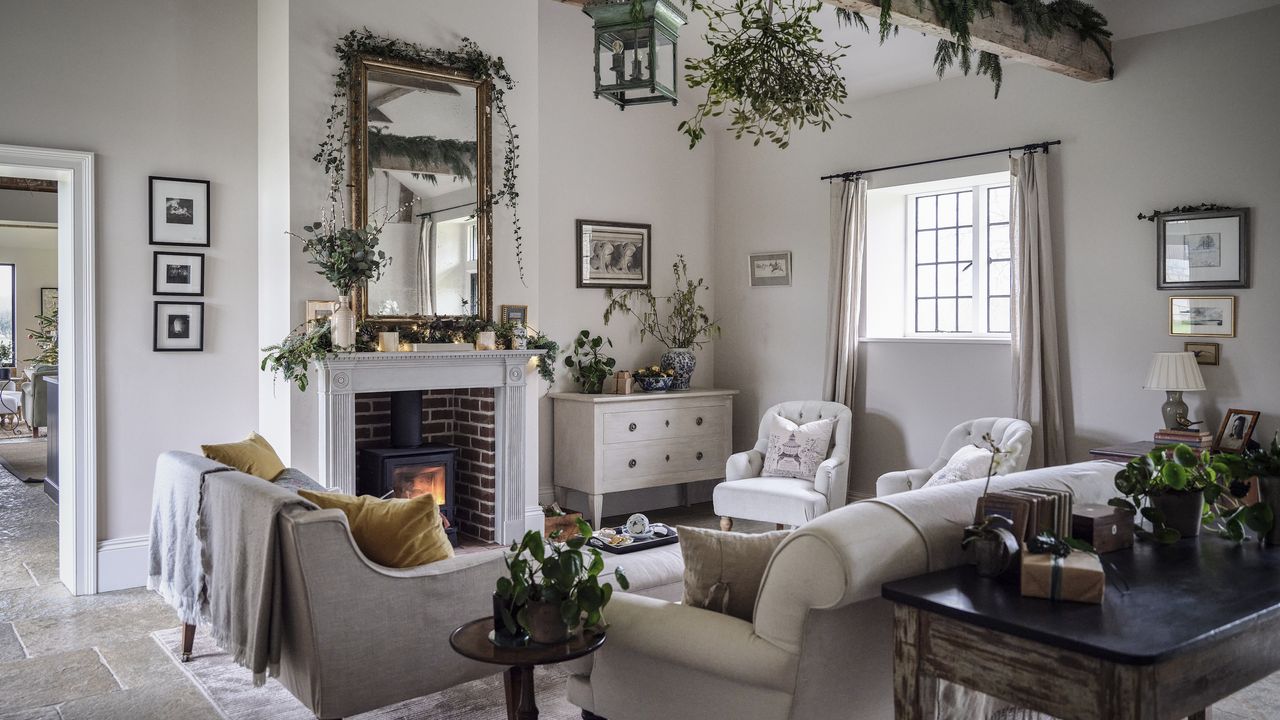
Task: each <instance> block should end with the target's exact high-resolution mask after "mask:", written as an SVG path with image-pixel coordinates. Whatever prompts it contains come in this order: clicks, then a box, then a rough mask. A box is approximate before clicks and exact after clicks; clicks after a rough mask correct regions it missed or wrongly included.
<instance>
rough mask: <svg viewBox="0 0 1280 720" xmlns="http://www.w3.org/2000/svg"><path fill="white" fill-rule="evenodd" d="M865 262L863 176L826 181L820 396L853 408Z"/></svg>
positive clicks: (865, 237) (865, 203) (865, 233)
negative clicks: (827, 271)
mask: <svg viewBox="0 0 1280 720" xmlns="http://www.w3.org/2000/svg"><path fill="white" fill-rule="evenodd" d="M866 261H867V181H866V180H863V179H862V178H857V179H854V180H845V181H844V182H842V183H832V185H831V295H832V297H831V319H830V325H829V326H828V328H827V367H826V381H825V382H824V384H823V391H822V392H823V396H824V397H825V398H826V399H827V400H833V401H835V402H838V403H843V404H844V405H846V406H847V407H849V408H853V391H854V387H855V385H856V383H857V379H858V329H859V326H860V325H861V324H862V278H863V267H864V266H865V265H866Z"/></svg>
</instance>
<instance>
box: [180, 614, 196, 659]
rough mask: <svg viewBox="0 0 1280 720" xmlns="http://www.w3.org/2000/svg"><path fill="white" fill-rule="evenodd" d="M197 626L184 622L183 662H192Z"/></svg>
mask: <svg viewBox="0 0 1280 720" xmlns="http://www.w3.org/2000/svg"><path fill="white" fill-rule="evenodd" d="M195 640H196V626H195V625H188V624H186V623H183V624H182V662H191V646H192V645H194V644H195Z"/></svg>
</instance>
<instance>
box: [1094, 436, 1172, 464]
mask: <svg viewBox="0 0 1280 720" xmlns="http://www.w3.org/2000/svg"><path fill="white" fill-rule="evenodd" d="M1171 444H1172V443H1171ZM1155 449H1156V444H1155V443H1154V442H1151V441H1150V440H1142V441H1139V442H1131V443H1128V444H1126V445H1112V446H1110V447H1099V448H1093V449H1092V450H1090V451H1089V454H1090V455H1092V456H1093V457H1095V458H1097V459H1099V460H1115V461H1116V462H1122V463H1127V462H1129V461H1130V460H1132V459H1134V458H1136V457H1140V456H1142V455H1146V454H1147V453H1149V452H1151V451H1152V450H1155Z"/></svg>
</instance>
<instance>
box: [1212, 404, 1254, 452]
mask: <svg viewBox="0 0 1280 720" xmlns="http://www.w3.org/2000/svg"><path fill="white" fill-rule="evenodd" d="M1261 414H1262V413H1260V412H1258V411H1257V410H1236V409H1234V408H1232V409H1230V410H1228V411H1227V414H1226V415H1224V416H1222V427H1220V428H1218V435H1217V437H1215V438H1214V439H1213V451H1214V452H1226V453H1241V452H1244V450H1245V448H1247V447H1248V446H1249V440H1250V439H1251V438H1252V437H1253V431H1254V429H1255V428H1256V427H1258V417H1259V416H1260V415H1261Z"/></svg>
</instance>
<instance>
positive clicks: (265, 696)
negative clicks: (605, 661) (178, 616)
mask: <svg viewBox="0 0 1280 720" xmlns="http://www.w3.org/2000/svg"><path fill="white" fill-rule="evenodd" d="M151 637H152V639H154V640H155V641H156V643H158V644H159V645H160V648H161V649H162V650H163V651H164V653H165V654H166V655H168V656H169V659H170V660H171V661H173V662H174V663H176V664H177V665H178V667H179V668H181V669H182V670H183V671H184V672H185V673H187V675H188V676H189V677H190V678H191V679H192V681H194V682H195V684H196V685H197V686H198V687H199V688H200V691H201V692H203V693H204V695H205V697H207V698H208V699H209V702H211V703H213V706H214V707H215V708H217V710H218V712H219V713H221V714H222V716H223V717H225V718H227V720H260V719H266V718H270V719H271V720H315V715H313V714H312V713H311V711H310V710H308V709H306V708H305V707H303V706H302V703H300V702H298V701H297V699H295V698H294V697H293V695H292V694H290V693H289V691H288V690H286V689H285V687H284V686H283V685H281V684H280V683H279V682H278V681H276V680H275V679H274V678H272V679H269V680H267V684H266V685H263V686H262V687H254V686H253V674H252V673H250V672H249V671H248V670H246V669H245V668H242V667H240V666H239V665H236V664H235V663H234V662H232V660H231V656H230V655H228V654H227V653H225V652H223V651H222V650H221V649H220V648H218V646H217V645H215V644H214V643H213V640H211V639H210V638H209V635H208V632H207V631H206V630H205V629H203V628H201V629H200V630H199V631H198V632H197V633H196V641H195V644H194V646H193V647H192V655H191V662H187V663H184V662H181V661H180V660H179V659H178V656H177V652H178V648H179V647H180V646H181V643H182V628H180V627H179V628H173V629H171V630H160V631H158V632H154V633H152V634H151ZM423 672H430V669H429V668H424V669H423ZM534 675H535V679H536V682H537V694H536V696H537V700H538V710H539V711H540V713H539V717H541V718H542V719H543V720H578V719H579V718H581V717H582V711H581V710H579V709H578V708H577V707H575V706H574V705H572V704H570V702H569V701H568V700H567V699H565V692H564V686H565V680H566V678H567V675H566V674H565V672H564V671H563V670H561V669H560V668H558V667H555V666H550V667H539V668H538V669H537V670H535V671H534ZM505 702H506V701H505V695H504V693H503V689H502V675H501V674H498V675H492V676H490V677H487V678H483V679H480V680H475V681H473V682H469V683H464V684H462V685H458V686H456V687H452V688H450V689H448V690H443V691H441V692H438V693H435V694H434V695H426V696H424V697H420V698H414V699H413V700H406V701H405V702H402V703H399V704H396V705H389V706H387V707H385V708H381V709H378V710H373V711H370V712H367V713H363V714H361V715H355V716H353V720H506V718H507V710H506V705H505Z"/></svg>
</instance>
